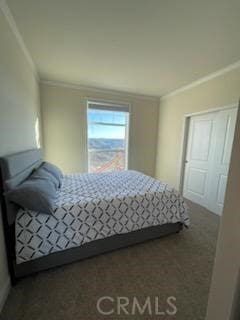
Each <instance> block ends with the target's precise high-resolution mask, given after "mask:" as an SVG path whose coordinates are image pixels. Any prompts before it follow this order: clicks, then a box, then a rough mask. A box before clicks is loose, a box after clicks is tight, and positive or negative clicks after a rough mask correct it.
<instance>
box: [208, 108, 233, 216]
mask: <svg viewBox="0 0 240 320" xmlns="http://www.w3.org/2000/svg"><path fill="white" fill-rule="evenodd" d="M236 119H237V108H234V109H229V110H224V111H221V112H219V113H218V115H217V121H216V133H217V135H216V148H215V152H214V159H213V165H212V168H211V172H212V174H211V182H210V192H209V200H208V208H209V210H210V211H212V212H215V213H218V214H221V213H222V210H223V204H224V197H225V191H226V186H227V177H228V169H229V164H230V158H231V151H232V144H233V138H234V131H235V124H236Z"/></svg>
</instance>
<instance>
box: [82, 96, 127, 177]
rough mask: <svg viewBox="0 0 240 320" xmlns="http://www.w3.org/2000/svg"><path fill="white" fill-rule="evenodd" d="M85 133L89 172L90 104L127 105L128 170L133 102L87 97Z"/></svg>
mask: <svg viewBox="0 0 240 320" xmlns="http://www.w3.org/2000/svg"><path fill="white" fill-rule="evenodd" d="M85 101H86V102H85V105H86V108H85V134H86V164H87V168H86V170H87V172H88V173H89V167H90V161H89V156H88V149H89V143H88V108H89V107H88V105H89V104H90V103H94V104H99V105H102V104H105V105H106V106H107V105H109V106H113V107H116V109H117V108H118V107H122V106H126V107H127V108H128V114H127V126H126V135H125V137H126V141H127V143H126V157H125V170H128V165H129V138H130V119H131V104H130V103H128V102H122V101H116V100H103V99H96V98H94V99H93V98H86V99H85Z"/></svg>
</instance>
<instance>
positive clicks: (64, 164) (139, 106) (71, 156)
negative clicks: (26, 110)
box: [40, 83, 159, 176]
mask: <svg viewBox="0 0 240 320" xmlns="http://www.w3.org/2000/svg"><path fill="white" fill-rule="evenodd" d="M40 88H41V89H40V97H41V99H40V100H41V107H42V117H43V140H44V151H45V157H46V159H47V160H49V161H51V162H53V163H56V164H57V165H59V166H60V167H61V168H62V169H63V171H64V172H65V173H72V172H84V171H86V169H87V163H86V158H87V155H86V151H87V148H86V99H87V98H92V99H103V100H111V101H122V102H126V103H130V106H131V113H130V133H129V169H135V170H139V171H142V172H144V173H146V174H149V175H152V176H153V175H154V173H155V160H156V143H157V126H158V104H159V100H158V99H156V98H150V97H139V96H132V95H127V94H121V93H114V94H113V93H112V92H111V91H107V90H104V91H102V90H87V89H74V88H68V87H63V86H59V85H52V84H46V83H41V86H40Z"/></svg>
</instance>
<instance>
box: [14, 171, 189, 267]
mask: <svg viewBox="0 0 240 320" xmlns="http://www.w3.org/2000/svg"><path fill="white" fill-rule="evenodd" d="M177 222H181V223H182V224H184V225H185V226H186V227H187V226H189V224H190V220H189V216H188V207H187V205H186V203H185V201H184V199H183V198H182V197H181V195H180V194H179V193H178V192H177V191H176V190H175V189H174V188H173V187H171V186H169V185H168V184H166V183H162V182H160V181H158V180H156V179H153V178H152V177H149V176H147V175H144V174H142V173H140V172H137V171H131V170H128V171H119V172H111V173H97V174H96V173H93V174H88V173H86V174H72V175H66V176H64V178H63V183H62V186H61V188H60V190H59V191H58V192H57V198H56V201H55V207H54V212H53V214H52V215H47V214H44V213H41V212H34V211H30V210H27V209H20V210H19V212H18V214H17V218H16V224H15V228H16V262H17V264H20V263H23V262H26V261H29V260H33V259H37V258H40V257H43V256H46V255H48V254H51V253H53V252H57V251H62V250H67V249H70V248H73V247H78V246H81V245H82V244H84V243H87V242H90V241H94V240H98V239H103V238H106V237H110V236H113V235H116V234H123V233H128V232H131V231H135V230H140V229H142V228H147V227H150V226H156V225H163V224H166V223H177Z"/></svg>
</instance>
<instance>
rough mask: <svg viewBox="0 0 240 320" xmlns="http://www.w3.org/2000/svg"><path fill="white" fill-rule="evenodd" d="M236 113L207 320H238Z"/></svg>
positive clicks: (239, 145) (239, 140)
mask: <svg viewBox="0 0 240 320" xmlns="http://www.w3.org/2000/svg"><path fill="white" fill-rule="evenodd" d="M239 164H240V112H239V114H238V119H237V125H236V131H235V139H234V143H233V151H232V159H231V163H230V169H229V177H228V184H227V190H226V198H225V204H224V210H223V217H222V220H221V226H220V231H219V237H218V243H217V251H216V259H215V265H214V269H213V277H212V284H211V289H210V294H209V302H208V310H207V317H206V319H207V320H215V319H218V320H238V319H240V306H239V298H240V272H239V271H240V269H239V268H240V250H239V243H240V232H239V230H240V214H239V213H240V209H239V208H240V197H239V190H240V169H239Z"/></svg>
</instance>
